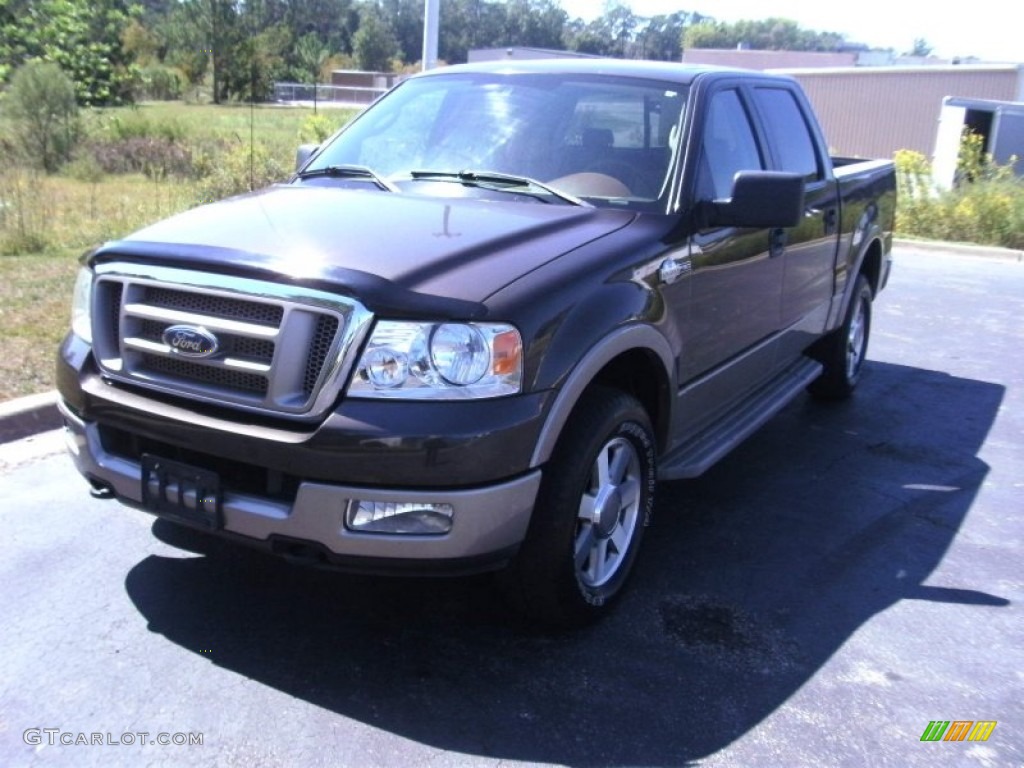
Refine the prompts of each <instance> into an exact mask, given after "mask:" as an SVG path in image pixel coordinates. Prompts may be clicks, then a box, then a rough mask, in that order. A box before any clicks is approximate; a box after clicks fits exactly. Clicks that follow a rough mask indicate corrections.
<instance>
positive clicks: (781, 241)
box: [768, 228, 789, 259]
mask: <svg viewBox="0 0 1024 768" xmlns="http://www.w3.org/2000/svg"><path fill="white" fill-rule="evenodd" d="M788 240H789V236H788V235H787V234H786V230H784V229H781V228H780V229H773V230H772V231H771V234H769V235H768V256H769V258H772V259H774V258H775V257H776V256H781V255H782V254H783V252H784V251H785V250H786V242H787V241H788Z"/></svg>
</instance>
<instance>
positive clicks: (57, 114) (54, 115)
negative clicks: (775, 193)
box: [4, 60, 81, 173]
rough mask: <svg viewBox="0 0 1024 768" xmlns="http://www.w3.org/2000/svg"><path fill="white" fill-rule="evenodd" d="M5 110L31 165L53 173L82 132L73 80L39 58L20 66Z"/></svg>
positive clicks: (16, 137)
mask: <svg viewBox="0 0 1024 768" xmlns="http://www.w3.org/2000/svg"><path fill="white" fill-rule="evenodd" d="M4 112H5V113H6V115H7V117H8V119H9V120H10V122H11V126H12V131H13V138H14V141H15V144H16V145H17V146H18V148H19V149H20V151H21V154H22V155H23V157H24V159H25V161H26V162H28V164H29V165H31V166H33V167H37V168H43V169H44V170H46V171H47V172H48V173H52V172H54V171H56V170H57V169H58V168H59V167H60V166H61V165H62V164H63V163H65V162H66V161H67V160H68V159H69V158H70V157H71V152H72V150H73V149H74V147H75V144H76V143H77V141H78V140H79V137H80V134H81V127H80V123H79V121H78V104H77V103H76V101H75V86H74V84H73V83H72V82H71V80H70V79H69V78H68V76H67V75H65V74H64V72H63V71H61V69H60V67H58V66H57V65H56V64H53V63H51V62H46V61H38V60H36V61H30V62H28V63H27V64H25V65H23V66H22V67H19V68H18V70H17V72H15V73H14V77H13V78H11V86H10V88H9V89H8V92H7V97H6V99H5V100H4Z"/></svg>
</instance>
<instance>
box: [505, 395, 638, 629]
mask: <svg viewBox="0 0 1024 768" xmlns="http://www.w3.org/2000/svg"><path fill="white" fill-rule="evenodd" d="M654 489H655V446H654V436H653V431H652V429H651V424H650V420H649V418H648V416H647V413H646V411H645V410H644V409H643V407H642V406H641V405H640V403H639V402H637V400H636V399H635V398H633V397H631V396H629V395H627V394H625V393H623V392H620V391H617V390H610V389H604V388H595V389H593V390H591V391H589V392H588V393H587V394H586V395H585V396H584V397H583V398H582V399H581V401H580V403H579V404H578V405H577V407H576V410H575V411H574V413H573V415H572V417H571V418H570V420H569V422H568V424H567V425H566V429H565V432H564V433H563V435H562V437H561V439H560V440H559V442H558V445H557V446H556V448H555V451H554V454H553V456H552V458H551V461H550V462H549V463H548V465H547V466H546V467H545V469H544V478H543V480H542V482H541V489H540V493H539V495H538V499H537V505H536V507H535V509H534V513H533V518H532V519H531V521H530V527H529V530H528V532H527V535H526V539H525V540H524V542H523V545H522V547H521V548H520V551H519V553H518V555H517V556H516V558H515V560H514V561H513V562H512V564H511V565H510V566H509V568H508V569H507V571H506V572H505V573H503V574H502V577H501V583H502V586H503V587H504V589H505V592H506V593H507V594H508V595H509V597H510V598H511V600H512V602H513V604H514V605H515V606H516V607H517V608H519V609H520V610H521V611H522V612H524V613H526V614H527V615H528V616H530V617H531V618H534V619H537V620H539V621H541V622H542V623H545V624H548V625H550V626H558V627H574V626H581V625H584V624H587V623H589V622H591V621H593V620H595V619H597V618H599V617H600V616H601V615H603V614H604V613H605V612H606V611H607V610H608V609H609V607H610V606H611V604H612V603H613V601H614V600H615V598H617V597H618V596H619V594H620V593H621V592H622V589H623V587H624V585H625V583H626V580H627V578H628V576H629V573H630V571H631V569H632V567H633V563H634V561H635V559H636V555H637V552H638V550H639V547H640V541H641V539H642V537H643V531H644V528H645V527H646V526H647V524H648V523H649V521H650V516H651V511H652V509H653V506H654Z"/></svg>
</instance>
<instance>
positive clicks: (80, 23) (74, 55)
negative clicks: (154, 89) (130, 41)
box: [0, 0, 135, 104]
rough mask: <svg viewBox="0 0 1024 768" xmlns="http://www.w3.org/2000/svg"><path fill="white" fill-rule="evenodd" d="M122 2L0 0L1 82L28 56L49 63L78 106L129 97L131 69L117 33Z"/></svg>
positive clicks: (126, 10) (126, 13)
mask: <svg viewBox="0 0 1024 768" xmlns="http://www.w3.org/2000/svg"><path fill="white" fill-rule="evenodd" d="M134 12H135V11H134V8H133V7H132V6H129V4H128V2H127V0H0V82H3V81H5V80H6V79H7V78H8V77H9V76H10V74H11V73H12V72H13V70H14V69H16V68H17V67H18V66H20V65H21V64H23V63H25V62H27V61H28V60H30V59H34V58H41V59H46V60H48V61H53V62H55V63H56V64H58V65H59V66H60V68H61V69H62V70H64V72H65V73H66V74H67V75H68V77H70V78H71V80H72V82H73V83H74V86H75V92H76V97H77V99H78V102H79V103H80V104H120V103H123V102H124V101H127V100H129V99H130V98H131V85H132V79H133V76H134V73H133V71H132V66H131V57H130V55H129V54H128V53H127V52H126V51H125V50H124V46H123V44H122V40H121V36H122V32H123V30H124V28H125V26H126V25H127V23H128V21H129V19H130V17H131V15H132V13H134Z"/></svg>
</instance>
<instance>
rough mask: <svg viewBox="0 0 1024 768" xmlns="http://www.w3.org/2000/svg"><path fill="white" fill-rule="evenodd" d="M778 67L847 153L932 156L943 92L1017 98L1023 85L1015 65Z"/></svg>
mask: <svg viewBox="0 0 1024 768" xmlns="http://www.w3.org/2000/svg"><path fill="white" fill-rule="evenodd" d="M775 71H784V72H785V74H789V75H792V76H793V77H795V78H796V79H797V80H799V81H800V84H801V85H802V86H803V88H804V90H805V91H806V92H807V96H808V98H809V99H810V101H811V104H813V105H814V109H815V111H816V112H817V113H818V119H819V120H820V121H821V125H822V130H824V132H825V139H826V141H827V142H828V144H829V149H830V151H831V152H832V154H835V155H844V156H848V157H870V158H883V157H891V156H892V155H893V153H894V152H896V150H898V149H913V150H916V151H918V152H921V153H923V154H925V155H926V156H928V157H931V155H932V153H933V151H934V148H935V136H936V132H937V129H938V122H939V114H940V112H941V111H942V100H943V99H944V98H945V97H947V96H955V97H963V98H972V99H996V100H1002V101H1014V100H1017V99H1019V98H1020V93H1021V89H1022V88H1024V67H1018V66H1015V65H1009V66H950V67H926V68H925V67H920V68H919V67H910V68H903V67H899V68H895V67H886V68H881V67H880V68H874V67H871V68H858V69H828V70H808V69H793V70H775Z"/></svg>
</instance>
